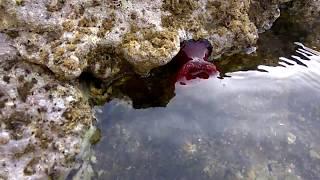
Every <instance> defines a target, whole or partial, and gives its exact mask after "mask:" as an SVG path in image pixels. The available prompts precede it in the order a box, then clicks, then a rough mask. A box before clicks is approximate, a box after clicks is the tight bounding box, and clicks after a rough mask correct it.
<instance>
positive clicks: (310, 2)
mask: <svg viewBox="0 0 320 180" xmlns="http://www.w3.org/2000/svg"><path fill="white" fill-rule="evenodd" d="M286 16H287V19H288V21H289V22H290V23H292V24H294V25H295V29H297V31H298V33H300V34H304V35H305V36H306V37H305V38H304V39H302V41H304V43H305V44H306V45H308V46H309V47H312V48H314V49H317V50H320V45H319V44H320V22H319V17H320V1H318V0H305V1H298V0H295V1H293V3H292V4H291V6H289V7H288V12H287V14H286Z"/></svg>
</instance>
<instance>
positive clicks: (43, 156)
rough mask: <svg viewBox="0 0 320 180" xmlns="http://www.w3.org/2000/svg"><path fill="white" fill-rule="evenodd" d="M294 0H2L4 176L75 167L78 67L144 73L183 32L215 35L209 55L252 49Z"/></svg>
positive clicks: (84, 116) (79, 123) (313, 8)
mask: <svg viewBox="0 0 320 180" xmlns="http://www.w3.org/2000/svg"><path fill="white" fill-rule="evenodd" d="M289 1H291V0H198V1H191V0H186V1H179V0H154V1H153V2H152V3H150V2H149V1H146V0H137V1H129V0H114V1H111V0H110V1H108V0H107V1H102V0H101V1H100V0H79V1H78V0H68V1H64V0H0V179H45V178H50V177H51V178H52V179H57V178H58V177H59V178H61V177H62V178H63V177H65V176H66V175H67V174H68V172H69V171H70V170H71V169H72V168H74V167H75V165H76V162H77V161H76V160H77V159H78V158H81V157H80V156H81V152H82V151H83V149H84V144H85V142H87V140H86V138H85V137H86V136H85V134H86V133H87V132H88V130H89V129H90V127H92V123H93V120H94V118H93V116H92V107H90V105H89V103H88V99H87V98H86V95H85V93H84V91H81V88H80V85H79V82H78V81H79V80H78V77H79V76H80V75H81V74H82V72H89V73H91V74H93V75H94V76H95V77H97V78H99V79H103V80H105V81H108V80H110V79H112V78H114V77H116V76H117V75H119V74H122V73H124V72H125V71H128V67H129V70H131V69H132V70H134V71H135V72H137V73H139V74H141V75H147V74H148V72H149V71H150V70H151V69H153V68H155V67H158V66H161V65H164V64H166V63H168V62H169V61H170V60H171V59H172V58H173V57H174V56H175V55H176V54H177V53H178V51H179V49H180V43H181V42H182V41H184V40H187V39H207V40H209V42H210V43H211V44H212V46H213V52H212V57H211V58H217V57H219V56H220V55H222V54H232V53H237V52H244V51H246V52H250V51H252V50H254V49H255V45H256V41H257V39H258V36H259V33H261V32H264V31H266V30H268V29H269V28H270V27H271V26H272V23H273V22H274V21H275V20H276V19H277V18H278V17H279V16H280V10H279V7H280V5H281V4H282V3H286V2H289ZM318 4H319V1H313V0H307V1H303V3H302V2H301V1H299V0H294V3H293V8H292V9H293V10H292V11H294V12H295V13H297V14H299V13H301V14H304V16H301V17H304V18H302V19H301V22H303V19H310V18H311V17H318V16H315V14H317V15H319V11H320V10H319V8H318V7H319V6H318ZM301 9H303V11H301ZM314 21H316V19H314ZM304 22H305V21H304ZM308 24H312V23H308ZM70 80H72V81H70Z"/></svg>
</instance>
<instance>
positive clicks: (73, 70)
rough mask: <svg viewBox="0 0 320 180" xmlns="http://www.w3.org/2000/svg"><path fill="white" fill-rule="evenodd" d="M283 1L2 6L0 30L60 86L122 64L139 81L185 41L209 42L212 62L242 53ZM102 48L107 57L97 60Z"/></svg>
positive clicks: (109, 72) (53, 1) (113, 71)
mask: <svg viewBox="0 0 320 180" xmlns="http://www.w3.org/2000/svg"><path fill="white" fill-rule="evenodd" d="M286 1H288V0H272V1H271V3H269V2H270V1H267V0H254V1H250V0H230V1H225V0H199V1H190V0H187V1H176V0H173V1H168V0H165V1H162V0H155V1H153V2H152V3H150V2H149V1H146V0H137V1H129V0H121V1H120V0H117V1H102V0H89V1H84V0H81V1H74V0H70V1H58V0H23V1H13V0H2V1H0V10H1V12H0V31H2V32H5V33H6V34H10V35H11V37H12V38H13V39H14V46H15V47H16V48H17V50H18V52H19V54H20V55H21V56H22V57H23V58H24V59H26V60H27V61H29V62H33V63H36V64H40V65H43V66H46V67H48V68H49V69H50V70H51V71H52V72H53V73H54V74H55V75H56V76H58V77H60V78H62V79H74V78H76V77H78V76H79V75H80V74H81V73H82V72H83V71H85V70H87V71H89V72H92V73H93V74H95V75H96V76H97V77H99V78H110V77H112V76H114V75H117V74H118V73H119V72H120V71H119V69H122V68H123V67H122V65H123V64H125V63H122V62H123V61H124V62H129V63H130V64H131V65H132V66H133V67H134V69H135V71H136V72H138V73H140V74H146V73H148V72H149V71H150V70H151V69H152V68H154V67H157V66H161V65H163V64H166V63H168V62H169V61H170V60H171V59H172V57H173V56H174V55H176V54H177V52H178V50H179V45H180V42H181V41H183V40H187V39H199V38H205V39H208V40H210V42H211V43H212V45H213V47H214V51H213V55H214V56H216V57H218V56H220V55H221V54H232V53H236V52H240V51H246V50H248V48H249V49H250V48H251V47H253V46H255V44H256V41H257V38H258V32H262V31H263V30H265V29H268V28H270V26H271V24H272V22H273V21H274V20H275V19H276V18H277V17H278V16H279V8H278V7H279V4H280V3H282V2H286ZM104 48H106V49H108V50H103V52H106V54H105V57H112V58H105V57H102V58H100V57H101V53H100V52H99V51H100V50H102V49H104ZM92 52H93V53H92ZM108 52H111V53H110V54H108ZM94 54H97V55H99V56H97V57H93V55H94ZM113 57H116V58H113ZM110 65H112V66H113V68H110ZM118 65H120V67H118Z"/></svg>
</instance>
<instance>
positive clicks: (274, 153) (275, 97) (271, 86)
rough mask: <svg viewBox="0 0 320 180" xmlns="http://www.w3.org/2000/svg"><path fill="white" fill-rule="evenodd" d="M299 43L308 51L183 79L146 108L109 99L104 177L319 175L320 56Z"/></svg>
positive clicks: (103, 120) (100, 148)
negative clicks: (220, 75)
mask: <svg viewBox="0 0 320 180" xmlns="http://www.w3.org/2000/svg"><path fill="white" fill-rule="evenodd" d="M299 51H300V52H302V51H304V52H306V53H307V57H308V58H306V57H305V56H303V54H302V55H301V53H300V55H299V53H296V55H299V56H297V57H296V58H291V59H292V60H295V61H291V60H289V59H285V58H283V59H282V61H281V62H280V63H279V65H278V66H276V67H271V66H259V67H258V69H259V70H251V71H238V72H232V73H227V74H226V76H227V77H224V78H217V77H211V78H210V79H208V80H200V81H199V80H196V81H194V82H192V83H188V84H187V85H177V84H176V86H175V90H174V89H173V90H174V93H173V94H172V93H171V96H170V97H172V96H173V98H172V99H171V100H170V101H169V102H168V101H165V102H168V104H165V103H162V105H163V106H164V107H156V106H157V102H158V100H157V98H156V94H154V95H153V96H149V97H148V96H147V97H145V99H146V100H145V101H147V102H148V104H149V105H150V106H153V107H150V108H146V109H135V108H133V106H132V104H135V106H134V107H140V108H141V107H145V106H141V104H143V102H136V101H141V100H143V99H139V98H138V99H134V98H132V99H133V102H131V103H130V100H121V99H114V100H112V101H111V102H109V103H107V104H106V105H104V106H103V107H101V108H102V111H101V112H100V113H97V117H98V119H99V123H100V128H101V130H102V133H103V138H102V140H101V142H100V143H98V144H97V145H96V147H95V150H96V156H97V159H98V161H97V163H96V164H95V165H94V169H95V170H96V171H97V172H99V173H97V176H96V178H97V179H124V180H126V179H130V180H131V179H132V180H134V179H137V180H142V179H148V180H149V179H155V180H161V179H163V180H168V179H186V180H189V179H319V178H320V140H319V139H320V131H319V129H320V93H319V92H320V80H319V78H320V57H319V54H318V56H316V55H315V54H312V53H310V52H308V51H306V50H305V49H302V48H300V50H299ZM304 55H306V54H304ZM307 59H308V60H307ZM297 62H298V64H297ZM151 87H153V86H151ZM156 87H158V86H156ZM156 87H153V88H156ZM159 87H161V86H159ZM159 87H158V88H159ZM161 94H163V93H162V92H160V93H159V96H161ZM148 98H150V99H148ZM168 99H170V98H168ZM139 103H140V106H139ZM137 104H138V105H137ZM158 104H161V103H158Z"/></svg>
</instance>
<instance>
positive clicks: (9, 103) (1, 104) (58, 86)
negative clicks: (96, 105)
mask: <svg viewBox="0 0 320 180" xmlns="http://www.w3.org/2000/svg"><path fill="white" fill-rule="evenodd" d="M5 38H6V37H5V36H4V35H2V34H0V45H1V46H0V47H1V48H0V167H1V168H0V179H46V178H48V177H51V178H52V179H57V177H63V176H65V175H67V173H68V172H69V171H70V169H72V168H73V166H74V165H75V160H76V158H77V155H78V154H79V153H80V151H82V145H83V143H82V142H83V138H84V135H85V133H86V131H87V130H88V129H89V127H90V126H91V123H92V114H91V108H90V106H89V104H88V103H87V101H86V99H85V98H84V97H83V95H82V92H81V91H80V90H79V89H78V88H77V84H76V83H73V84H70V83H61V82H59V81H57V80H55V78H54V75H53V74H52V73H50V72H49V73H48V70H47V69H44V68H41V67H40V66H38V65H32V64H30V63H25V62H23V61H22V60H17V56H16V51H15V50H14V49H13V48H12V47H10V41H7V40H6V39H5Z"/></svg>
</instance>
